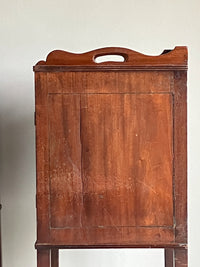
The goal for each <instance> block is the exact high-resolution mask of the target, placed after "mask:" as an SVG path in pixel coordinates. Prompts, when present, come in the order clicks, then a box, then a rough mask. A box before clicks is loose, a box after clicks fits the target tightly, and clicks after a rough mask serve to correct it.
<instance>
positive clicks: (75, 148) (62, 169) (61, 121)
mask: <svg viewBox="0 0 200 267" xmlns="http://www.w3.org/2000/svg"><path fill="white" fill-rule="evenodd" d="M48 104H49V105H48V110H49V133H50V135H49V159H50V162H49V166H50V190H51V193H50V212H51V227H81V223H82V222H81V216H82V208H83V205H82V202H83V200H82V199H83V195H82V180H81V143H80V97H79V96H76V95H64V96H63V95H54V96H52V95H50V96H49V100H48Z"/></svg>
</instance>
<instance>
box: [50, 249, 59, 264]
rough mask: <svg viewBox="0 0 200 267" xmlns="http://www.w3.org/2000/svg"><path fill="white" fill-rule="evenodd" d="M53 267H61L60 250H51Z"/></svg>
mask: <svg viewBox="0 0 200 267" xmlns="http://www.w3.org/2000/svg"><path fill="white" fill-rule="evenodd" d="M51 267H59V250H58V249H51Z"/></svg>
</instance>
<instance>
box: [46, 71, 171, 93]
mask: <svg viewBox="0 0 200 267" xmlns="http://www.w3.org/2000/svg"><path fill="white" fill-rule="evenodd" d="M173 81H174V73H173V72H172V71H162V72H156V71H150V72H144V71H136V72H130V73H127V72H76V73H74V72H61V73H59V72H58V73H47V84H48V92H49V93H63V94H65V93H66V94H69V93H78V94H85V93H88V94H94V93H98V94H100V93H108V94H111V93H167V92H171V91H172V89H173Z"/></svg>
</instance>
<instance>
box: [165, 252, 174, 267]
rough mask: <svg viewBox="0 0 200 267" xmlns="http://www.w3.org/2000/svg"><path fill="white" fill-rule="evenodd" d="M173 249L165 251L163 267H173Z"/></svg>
mask: <svg viewBox="0 0 200 267" xmlns="http://www.w3.org/2000/svg"><path fill="white" fill-rule="evenodd" d="M174 262H175V261H174V249H173V248H167V249H165V267H174Z"/></svg>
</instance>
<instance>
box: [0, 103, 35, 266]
mask: <svg viewBox="0 0 200 267" xmlns="http://www.w3.org/2000/svg"><path fill="white" fill-rule="evenodd" d="M17 101H19V99H16V102H15V104H17V105H16V106H14V107H13V105H12V104H10V105H8V106H7V107H6V108H4V109H3V108H2V107H1V112H0V192H1V203H2V216H1V219H2V244H3V246H2V250H3V262H4V261H5V265H6V266H20V265H21V266H25V265H23V264H22V262H23V261H25V260H26V261H27V259H28V258H29V261H30V260H31V259H32V257H35V255H34V242H35V239H36V234H35V129H34V120H33V111H32V107H31V106H30V112H28V113H26V112H25V111H23V108H24V107H23V103H20V104H19V103H17ZM7 103H9V102H7ZM4 107H5V105H4ZM19 243H23V246H19ZM21 247H23V249H22V248H21ZM10 251H12V253H10ZM16 253H17V254H18V257H19V258H18V259H17V261H19V264H17V263H16V257H15V256H14V255H16ZM12 255H13V256H12ZM33 262H34V260H33ZM30 266H31V265H30ZM33 266H34V265H33ZM31 267H32V266H31Z"/></svg>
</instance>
